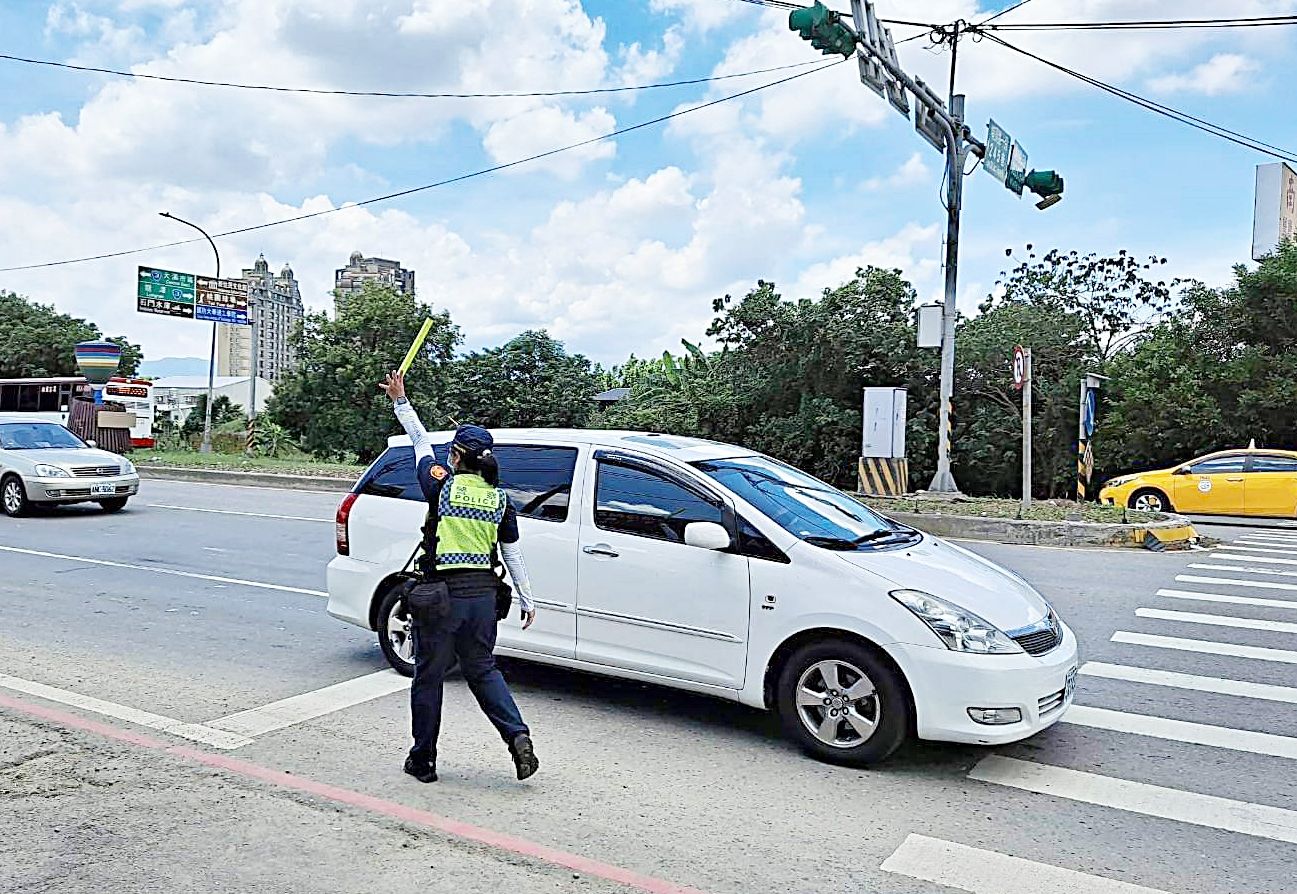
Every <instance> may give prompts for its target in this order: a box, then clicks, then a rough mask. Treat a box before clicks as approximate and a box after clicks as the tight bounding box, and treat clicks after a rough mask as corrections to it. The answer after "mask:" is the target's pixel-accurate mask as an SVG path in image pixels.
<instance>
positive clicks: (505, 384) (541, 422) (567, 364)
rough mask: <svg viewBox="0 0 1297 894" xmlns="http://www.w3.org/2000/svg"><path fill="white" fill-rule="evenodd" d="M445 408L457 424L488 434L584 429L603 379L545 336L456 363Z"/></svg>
mask: <svg viewBox="0 0 1297 894" xmlns="http://www.w3.org/2000/svg"><path fill="white" fill-rule="evenodd" d="M448 372H449V376H448V378H447V383H446V389H445V393H444V402H443V404H442V405H443V406H445V407H447V408H448V412H453V413H454V414H455V418H456V420H457V421H459V422H461V423H464V422H475V423H477V424H479V425H484V426H487V427H488V428H578V427H581V426H584V425H585V424H586V423H587V422H589V420H590V417H591V414H593V413H594V411H595V404H594V400H593V398H594V395H595V394H597V393H598V392H599V391H600V390H601V389H600V381H599V375H598V374H597V372H596V371H595V369H594V367H593V366H592V365H591V363H590V361H589V360H587V359H586V358H585V357H582V356H581V355H580V354H568V353H567V351H566V350H565V349H564V347H563V343H562V342H560V341H556V340H555V339H553V338H551V337H550V336H549V335H548V334H547V333H546V332H544V331H532V332H524V333H522V334H521V335H518V336H516V337H515V338H513V339H511V340H510V341H509V342H507V343H506V344H505V345H504V346H503V347H499V348H489V349H487V350H485V351H474V352H473V353H471V354H469V355H467V356H466V357H463V358H461V359H459V360H457V361H455V362H454V363H453V364H452V365H451V367H450V368H449V370H448Z"/></svg>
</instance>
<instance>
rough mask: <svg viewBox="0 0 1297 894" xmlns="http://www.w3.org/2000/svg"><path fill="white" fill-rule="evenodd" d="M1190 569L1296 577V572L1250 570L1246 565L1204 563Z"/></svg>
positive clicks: (1271, 569) (1196, 563) (1195, 563)
mask: <svg viewBox="0 0 1297 894" xmlns="http://www.w3.org/2000/svg"><path fill="white" fill-rule="evenodd" d="M1189 567H1190V568H1197V569H1200V570H1202V571H1228V572H1230V573H1231V574H1269V575H1271V576H1272V577H1297V571H1284V570H1283V569H1282V568H1252V567H1251V566H1248V565H1211V564H1208V563H1206V562H1194V563H1191V564H1190V565H1189Z"/></svg>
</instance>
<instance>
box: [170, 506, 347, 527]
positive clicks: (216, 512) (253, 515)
mask: <svg viewBox="0 0 1297 894" xmlns="http://www.w3.org/2000/svg"><path fill="white" fill-rule="evenodd" d="M149 508H150V509H174V510H178V511H180V512H210V513H212V514H214V515H242V516H245V517H247V518H275V519H279V520H281V521H303V522H321V523H323V524H326V525H331V524H333V522H334V520H333V519H331V518H308V517H307V516H304V515H271V514H270V513H267V512H235V511H234V510H233V509H199V508H198V507H197V506H172V505H170V504H168V503H150V504H149Z"/></svg>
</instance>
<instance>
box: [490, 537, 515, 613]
mask: <svg viewBox="0 0 1297 894" xmlns="http://www.w3.org/2000/svg"><path fill="white" fill-rule="evenodd" d="M491 573H492V574H494V575H495V578H496V582H495V619H496V620H497V621H503V620H504V619H505V618H507V617H509V609H511V608H513V587H511V586H509V582H508V581H506V580H505V579H504V566H502V565H501V564H500V556H499V554H498V553H497V552H496V550H495V549H492V550H491Z"/></svg>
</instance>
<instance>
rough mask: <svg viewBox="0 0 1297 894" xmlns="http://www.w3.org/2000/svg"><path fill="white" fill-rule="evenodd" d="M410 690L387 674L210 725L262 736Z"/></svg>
mask: <svg viewBox="0 0 1297 894" xmlns="http://www.w3.org/2000/svg"><path fill="white" fill-rule="evenodd" d="M409 688H410V681H409V680H408V679H407V678H405V677H403V676H401V675H400V674H398V673H397V672H396V671H394V670H383V671H378V672H377V673H373V674H366V675H365V676H363V677H356V678H355V679H352V680H345V681H343V682H341V683H335V684H334V685H332V686H325V687H324V688H323V689H316V690H314V691H313V692H304V693H302V694H301V695H294V696H291V697H289V698H285V699H281V700H279V701H277V702H271V703H270V704H268V705H262V706H261V707H260V708H253V709H251V710H248V711H239V712H238V713H237V714H230V715H228V716H226V717H221V718H219V719H217V720H209V721H207V725H208V726H213V727H216V728H218V729H223V730H228V731H230V732H232V733H241V734H242V735H245V736H254V737H255V736H261V735H265V734H266V733H269V732H274V731H275V730H280V729H284V728H286V727H290V726H294V725H296V724H298V723H303V722H305V721H307V720H314V719H315V718H317V717H323V716H324V715H326V714H332V713H334V712H335V711H341V710H343V709H344V708H350V707H353V706H355V705H359V704H362V703H364V702H367V701H372V700H373V699H376V698H382V697H383V696H385V695H391V694H392V693H394V692H400V691H402V690H404V689H409Z"/></svg>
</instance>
